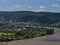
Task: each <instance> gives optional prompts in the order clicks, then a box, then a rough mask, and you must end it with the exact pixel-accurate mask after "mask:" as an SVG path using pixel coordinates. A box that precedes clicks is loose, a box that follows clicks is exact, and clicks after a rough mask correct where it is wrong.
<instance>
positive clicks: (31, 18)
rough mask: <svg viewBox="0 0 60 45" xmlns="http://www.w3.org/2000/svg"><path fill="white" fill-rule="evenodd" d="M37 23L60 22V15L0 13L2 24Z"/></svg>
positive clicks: (19, 12) (27, 12) (24, 12)
mask: <svg viewBox="0 0 60 45" xmlns="http://www.w3.org/2000/svg"><path fill="white" fill-rule="evenodd" d="M6 21H7V22H9V21H13V22H36V23H42V24H53V23H57V22H60V13H53V12H33V11H14V12H7V11H6V12H5V11H0V22H6Z"/></svg>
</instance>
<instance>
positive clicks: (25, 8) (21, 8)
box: [8, 4, 33, 10]
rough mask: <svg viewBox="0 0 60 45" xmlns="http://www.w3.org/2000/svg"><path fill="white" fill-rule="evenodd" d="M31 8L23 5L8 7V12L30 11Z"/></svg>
mask: <svg viewBox="0 0 60 45" xmlns="http://www.w3.org/2000/svg"><path fill="white" fill-rule="evenodd" d="M32 8H33V7H32V6H30V5H27V4H23V5H22V4H16V5H13V6H9V7H8V9H9V10H30V9H32Z"/></svg>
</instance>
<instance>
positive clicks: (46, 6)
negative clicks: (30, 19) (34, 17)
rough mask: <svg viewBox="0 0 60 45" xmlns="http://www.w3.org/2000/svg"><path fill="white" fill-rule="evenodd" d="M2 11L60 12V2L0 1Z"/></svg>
mask: <svg viewBox="0 0 60 45" xmlns="http://www.w3.org/2000/svg"><path fill="white" fill-rule="evenodd" d="M0 6H1V7H0V11H8V12H11V11H33V12H60V0H0Z"/></svg>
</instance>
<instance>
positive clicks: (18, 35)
mask: <svg viewBox="0 0 60 45" xmlns="http://www.w3.org/2000/svg"><path fill="white" fill-rule="evenodd" d="M52 34H54V29H47V28H34V29H33V28H30V29H26V30H20V31H15V32H12V31H8V32H0V42H8V41H13V40H24V39H31V38H36V37H41V36H45V35H52Z"/></svg>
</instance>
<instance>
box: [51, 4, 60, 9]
mask: <svg viewBox="0 0 60 45" xmlns="http://www.w3.org/2000/svg"><path fill="white" fill-rule="evenodd" d="M51 6H52V7H55V8H59V7H60V5H58V4H52V5H51Z"/></svg>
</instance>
